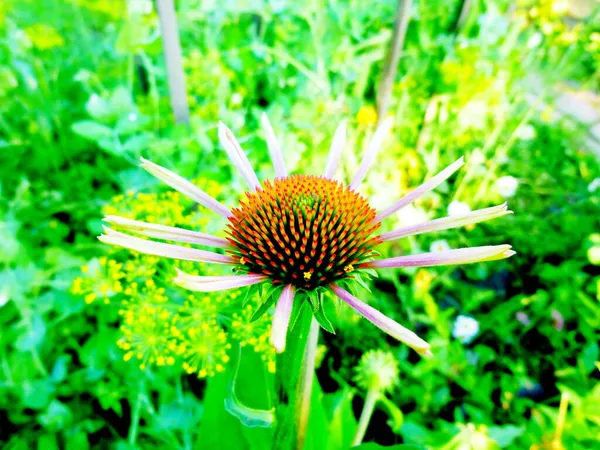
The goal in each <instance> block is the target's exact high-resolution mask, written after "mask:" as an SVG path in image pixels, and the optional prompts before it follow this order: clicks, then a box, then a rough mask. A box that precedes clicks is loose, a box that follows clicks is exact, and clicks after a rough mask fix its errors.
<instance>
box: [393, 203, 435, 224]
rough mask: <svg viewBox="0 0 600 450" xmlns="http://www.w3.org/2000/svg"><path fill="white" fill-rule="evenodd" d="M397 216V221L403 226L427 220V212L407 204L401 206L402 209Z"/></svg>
mask: <svg viewBox="0 0 600 450" xmlns="http://www.w3.org/2000/svg"><path fill="white" fill-rule="evenodd" d="M397 217H398V222H399V223H400V225H402V226H403V227H408V226H411V225H417V224H419V223H423V222H426V221H427V220H429V217H427V213H426V212H425V210H423V208H419V207H418V206H414V205H407V206H406V207H404V208H402V211H401V212H400V213H398V216H397Z"/></svg>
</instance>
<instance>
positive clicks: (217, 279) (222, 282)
mask: <svg viewBox="0 0 600 450" xmlns="http://www.w3.org/2000/svg"><path fill="white" fill-rule="evenodd" d="M266 279H267V277H266V276H265V275H255V274H248V275H223V276H206V277H204V276H197V275H190V274H188V273H185V272H182V271H181V270H179V269H177V277H175V279H174V280H173V282H174V283H175V284H177V285H179V286H181V287H183V288H185V289H188V290H190V291H196V292H216V291H226V290H228V289H235V288H240V287H245V286H251V285H253V284H258V283H262V282H263V281H265V280H266Z"/></svg>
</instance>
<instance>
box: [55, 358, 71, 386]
mask: <svg viewBox="0 0 600 450" xmlns="http://www.w3.org/2000/svg"><path fill="white" fill-rule="evenodd" d="M70 362H71V355H61V356H59V357H58V358H57V359H56V362H55V363H54V367H53V368H52V373H51V374H50V378H51V379H52V381H54V382H55V383H60V382H61V381H64V379H65V378H67V371H68V366H69V363H70Z"/></svg>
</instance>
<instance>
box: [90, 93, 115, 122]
mask: <svg viewBox="0 0 600 450" xmlns="http://www.w3.org/2000/svg"><path fill="white" fill-rule="evenodd" d="M85 110H86V111H87V113H88V114H89V115H90V116H92V118H93V119H94V120H96V121H98V122H107V121H110V119H111V117H112V115H113V113H112V110H111V108H110V104H109V103H108V102H107V101H106V100H105V99H104V98H102V97H100V96H99V95H98V94H92V95H90V98H89V99H88V101H87V102H86V103H85Z"/></svg>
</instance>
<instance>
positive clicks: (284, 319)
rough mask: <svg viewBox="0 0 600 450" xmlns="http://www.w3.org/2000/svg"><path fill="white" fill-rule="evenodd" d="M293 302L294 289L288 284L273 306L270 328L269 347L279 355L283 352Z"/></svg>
mask: <svg viewBox="0 0 600 450" xmlns="http://www.w3.org/2000/svg"><path fill="white" fill-rule="evenodd" d="M293 302H294V287H293V286H292V285H291V284H288V285H287V286H286V287H284V288H283V291H281V295H280V296H279V300H278V301H277V306H275V314H274V315H273V325H272V327H271V345H272V346H273V347H275V351H276V352H277V353H281V352H283V351H284V350H285V339H286V336H287V331H288V326H289V324H290V315H291V314H292V304H293Z"/></svg>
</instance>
